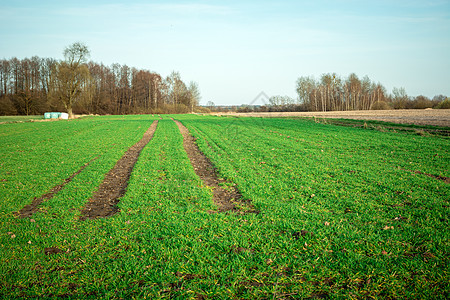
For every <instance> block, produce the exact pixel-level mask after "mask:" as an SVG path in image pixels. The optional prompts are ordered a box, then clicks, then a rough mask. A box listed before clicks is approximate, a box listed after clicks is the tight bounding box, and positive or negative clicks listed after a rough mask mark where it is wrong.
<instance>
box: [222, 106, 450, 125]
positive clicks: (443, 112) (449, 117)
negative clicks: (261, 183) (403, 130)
mask: <svg viewBox="0 0 450 300" xmlns="http://www.w3.org/2000/svg"><path fill="white" fill-rule="evenodd" d="M217 115H224V116H226V115H236V116H243V117H278V118H279V117H316V118H333V119H339V118H342V119H355V120H375V121H384V122H392V123H399V124H414V125H434V126H443V127H450V109H399V110H355V111H326V112H263V113H217Z"/></svg>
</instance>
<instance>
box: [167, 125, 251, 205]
mask: <svg viewBox="0 0 450 300" xmlns="http://www.w3.org/2000/svg"><path fill="white" fill-rule="evenodd" d="M174 121H175V123H176V124H177V125H178V128H179V129H180V132H181V134H182V135H183V146H184V150H185V151H186V153H187V155H188V157H189V160H190V161H191V164H192V166H193V167H194V170H195V173H196V174H197V176H198V177H200V179H201V180H202V181H203V182H204V183H205V185H207V186H209V187H211V188H212V192H213V201H214V203H215V204H216V205H217V206H218V207H219V212H225V211H230V210H231V211H239V209H238V208H237V207H236V203H242V195H241V194H240V193H239V191H238V190H237V189H236V188H235V187H234V186H231V187H230V188H228V189H224V188H223V187H221V186H220V185H219V184H220V183H223V182H226V180H225V179H221V178H219V177H218V176H217V173H216V169H215V168H214V165H213V164H212V163H211V161H210V160H209V159H208V158H207V157H206V156H205V155H204V154H203V153H202V152H201V151H200V149H199V148H198V146H197V144H196V143H195V138H194V137H193V136H191V135H190V134H189V130H188V129H187V128H186V127H185V126H184V125H183V124H181V122H179V121H176V120H174ZM247 206H248V205H247ZM247 212H252V213H256V212H257V211H255V210H253V209H252V208H250V210H249V211H247Z"/></svg>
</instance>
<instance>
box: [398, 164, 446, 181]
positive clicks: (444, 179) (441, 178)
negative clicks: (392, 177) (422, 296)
mask: <svg viewBox="0 0 450 300" xmlns="http://www.w3.org/2000/svg"><path fill="white" fill-rule="evenodd" d="M402 170H405V171H409V172H412V173H415V174H419V175H425V176H428V177H431V178H434V179H437V180H442V181H444V182H445V183H448V184H450V177H445V176H439V175H433V174H428V173H424V172H422V171H411V170H407V169H403V168H402Z"/></svg>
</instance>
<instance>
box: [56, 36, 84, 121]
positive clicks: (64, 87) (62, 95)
mask: <svg viewBox="0 0 450 300" xmlns="http://www.w3.org/2000/svg"><path fill="white" fill-rule="evenodd" d="M88 57H89V50H88V48H87V46H86V45H84V44H82V43H79V42H77V43H73V44H72V45H70V46H69V47H67V48H66V49H65V50H64V61H62V62H60V63H58V64H57V65H56V67H55V68H54V71H53V75H54V76H53V80H52V92H53V96H54V97H55V98H56V99H57V100H59V101H61V103H62V104H63V105H64V107H65V108H66V109H67V112H68V114H69V118H73V105H74V103H75V102H76V101H77V100H79V99H80V96H81V94H82V93H83V90H84V89H85V87H84V85H85V84H86V82H87V80H88V78H89V69H88V67H87V65H86V62H87V59H88Z"/></svg>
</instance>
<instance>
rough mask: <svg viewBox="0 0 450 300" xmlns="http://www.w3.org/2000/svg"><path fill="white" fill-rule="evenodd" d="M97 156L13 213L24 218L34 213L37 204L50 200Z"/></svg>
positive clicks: (37, 206) (36, 209) (37, 207)
mask: <svg viewBox="0 0 450 300" xmlns="http://www.w3.org/2000/svg"><path fill="white" fill-rule="evenodd" d="M97 158H99V156H97V157H96V158H94V159H92V160H91V161H90V162H88V163H86V164H84V165H83V166H82V167H81V168H80V169H79V170H78V171H76V172H75V173H73V174H72V175H70V177H68V178H66V179H65V180H64V182H63V183H61V184H59V185H57V186H54V187H53V188H52V189H51V190H50V191H49V192H48V193H46V194H44V195H42V196H41V197H39V198H36V197H35V198H34V199H33V201H32V202H31V204H28V205H26V206H25V207H24V208H22V209H21V210H19V211H18V212H16V213H15V215H16V216H17V217H19V218H26V217H31V216H32V215H33V214H34V213H36V212H37V211H38V210H39V205H40V204H41V203H42V202H43V201H46V200H50V199H52V198H53V197H54V196H55V194H56V193H58V192H59V191H60V190H61V189H62V188H63V187H64V186H65V185H66V184H68V183H69V182H71V181H72V179H73V178H74V177H75V176H77V175H78V174H80V173H81V171H83V170H84V168H86V167H87V166H88V165H89V164H90V163H92V162H93V161H94V160H96V159H97Z"/></svg>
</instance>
